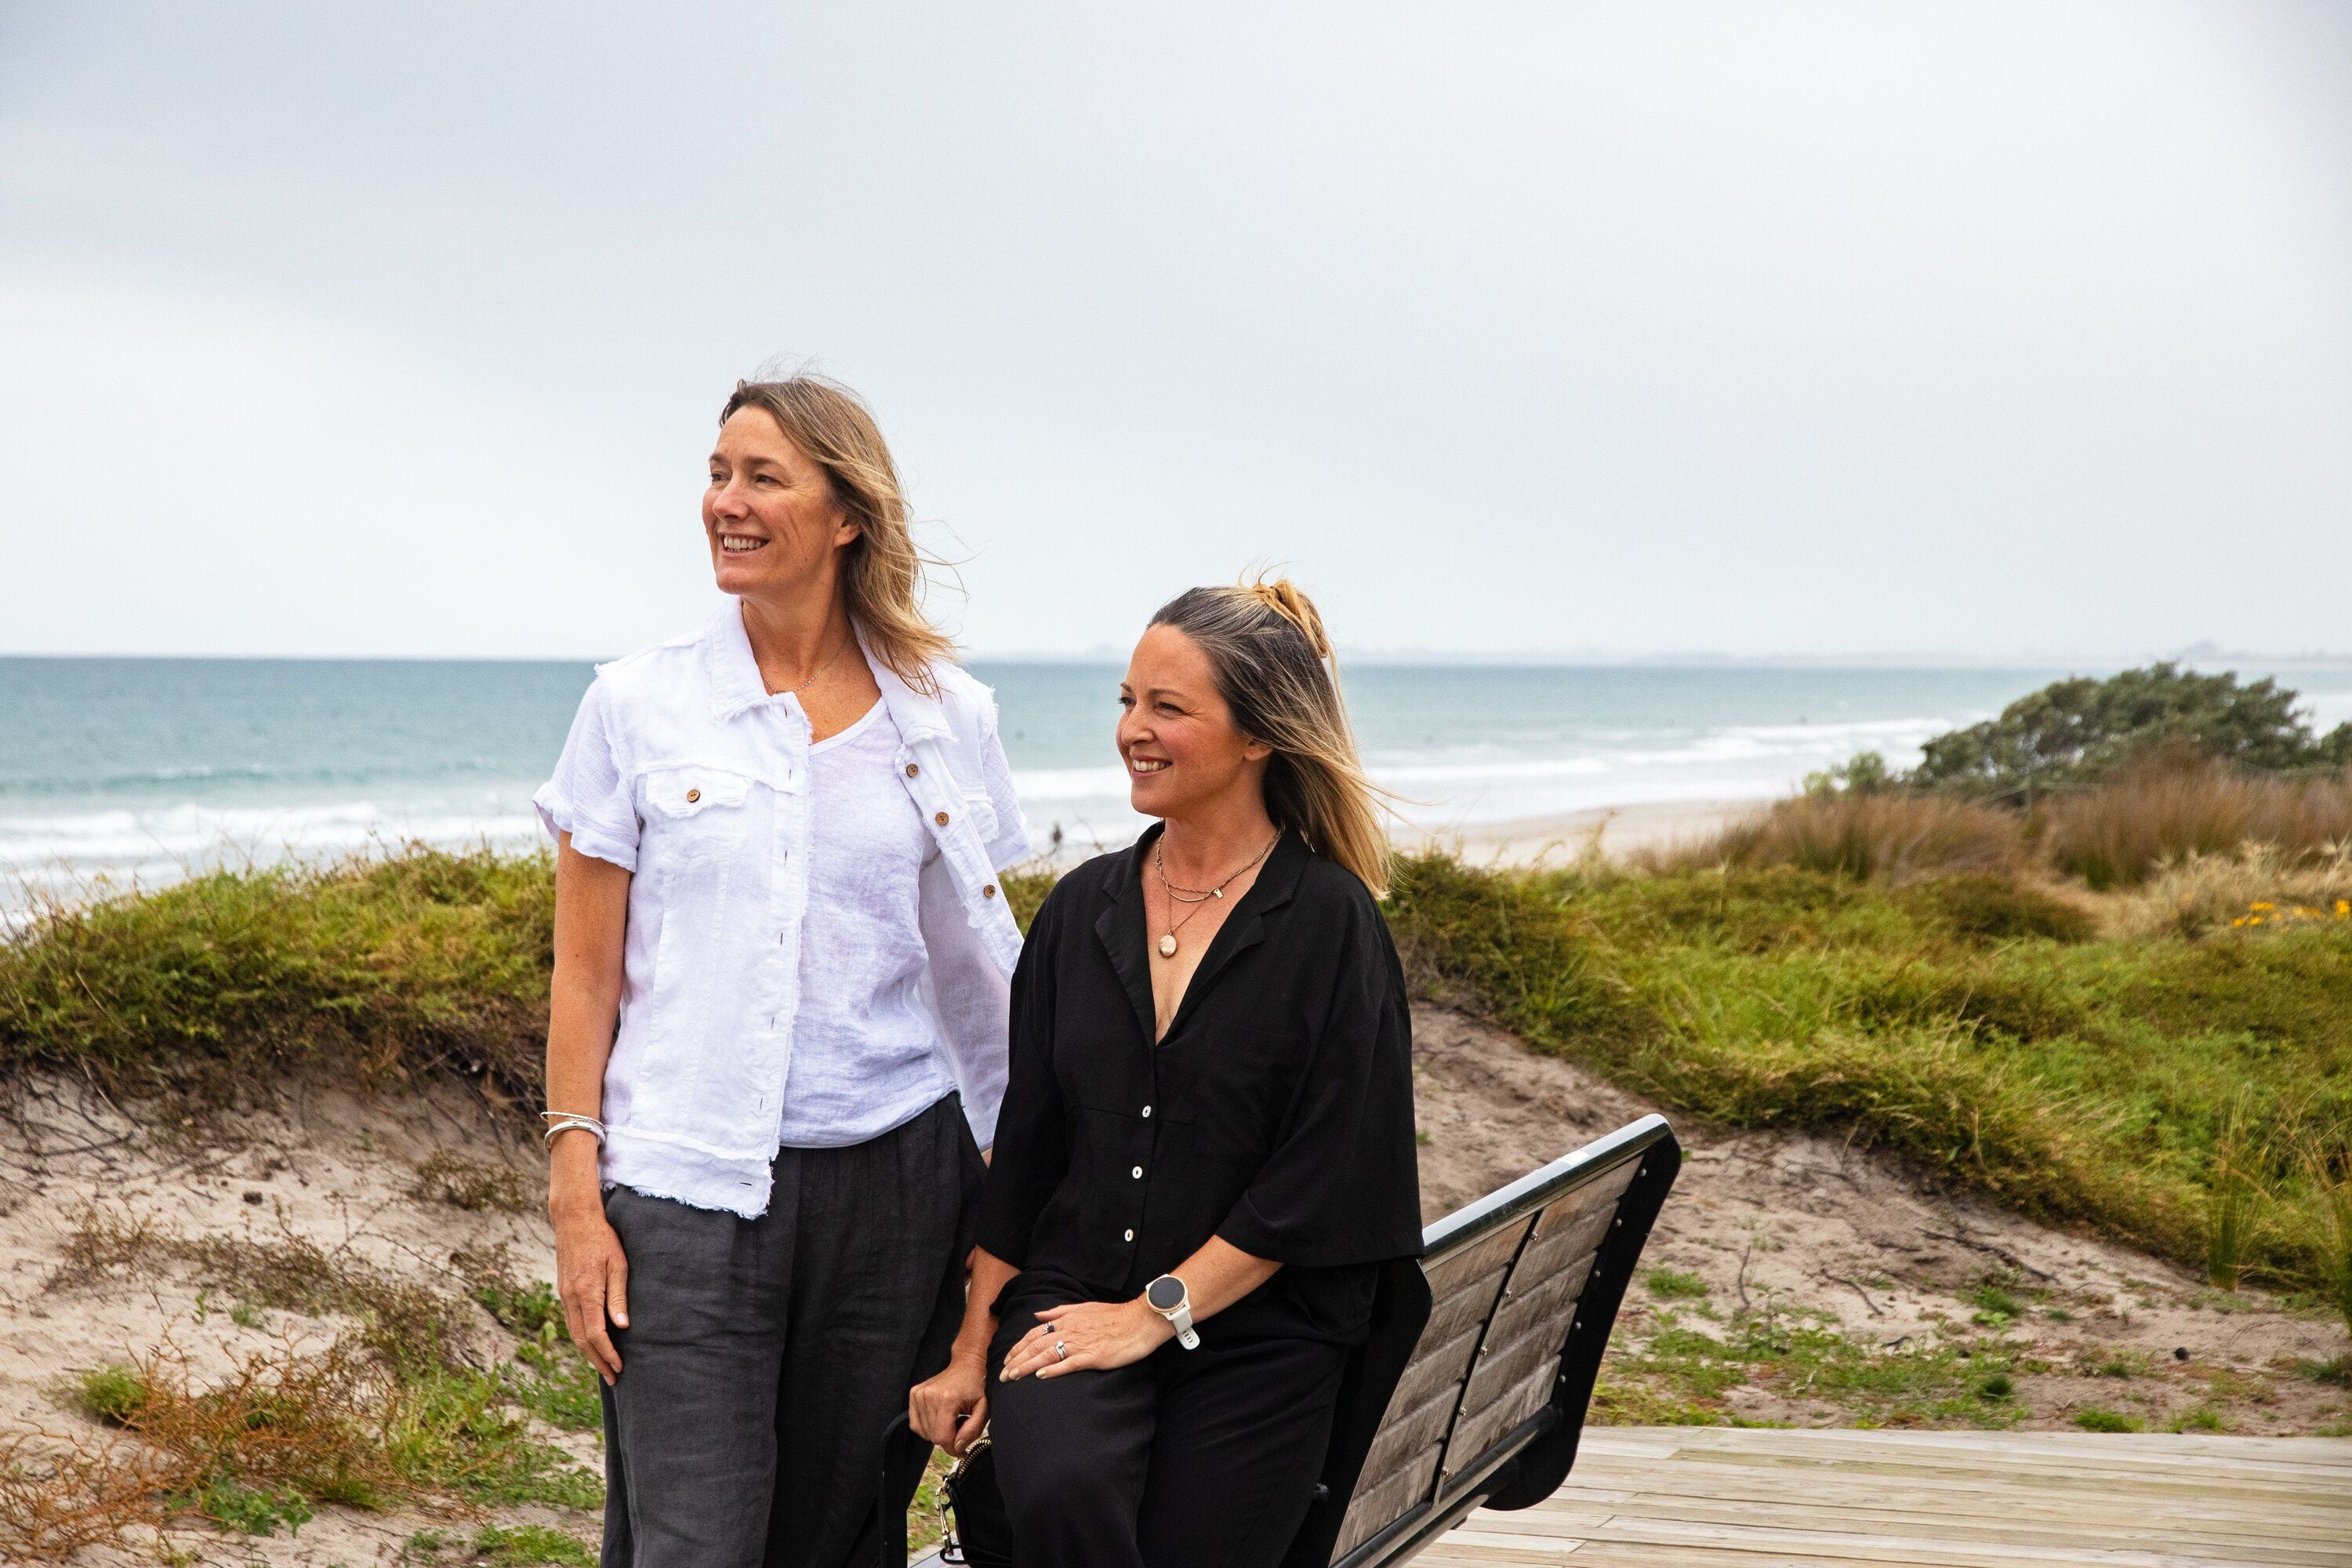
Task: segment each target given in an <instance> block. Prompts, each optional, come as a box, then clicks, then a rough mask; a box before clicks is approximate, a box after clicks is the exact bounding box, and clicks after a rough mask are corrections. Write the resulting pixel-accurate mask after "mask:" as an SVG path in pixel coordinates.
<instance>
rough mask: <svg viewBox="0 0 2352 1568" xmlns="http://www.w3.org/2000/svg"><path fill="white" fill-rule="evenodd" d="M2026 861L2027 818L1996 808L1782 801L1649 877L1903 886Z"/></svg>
mask: <svg viewBox="0 0 2352 1568" xmlns="http://www.w3.org/2000/svg"><path fill="white" fill-rule="evenodd" d="M2026 858H2027V855H2026V844H2025V835H2024V830H2023V828H2022V826H2021V824H2020V822H2019V819H2018V818H2017V817H2016V816H2014V815H2012V814H2011V813H2009V812H2005V811H2001V810H2000V809H1998V808H1996V807H1993V806H1987V805H1977V804H1976V803H1975V802H1973V801H1965V800H1958V799H1955V798H1953V797H1951V796H1948V795H1923V794H1916V793H1911V792H1907V791H1889V792H1885V793H1877V794H1860V793H1849V794H1840V795H1799V796H1797V797H1795V798H1793V799H1790V800H1781V801H1775V802H1774V803H1773V804H1772V805H1769V806H1767V807H1765V808H1764V809H1763V810H1761V811H1759V812H1757V813H1756V814H1754V815H1753V816H1748V817H1746V818H1743V819H1741V820H1739V821H1737V822H1734V823H1732V824H1730V825H1729V826H1727V827H1725V828H1724V829H1723V830H1722V831H1721V832H1720V833H1718V834H1717V835H1716V836H1715V837H1713V838H1709V839H1704V840H1701V841H1700V842H1698V843H1696V844H1694V845H1690V846H1687V847H1681V848H1677V849H1674V850H1669V851H1666V852H1664V853H1663V854H1659V855H1654V856H1652V857H1649V858H1647V861H1646V868H1648V869H1650V870H1654V871H1658V872H1663V873H1671V872H1675V871H1688V870H1701V869H1706V868H1714V867H1726V868H1739V869H1750V868H1759V867H1765V866H1796V867H1801V868H1803V869H1805V870H1809V871H1822V872H1830V873H1835V874H1841V875H1844V876H1849V877H1858V878H1863V879H1872V880H1879V881H1886V882H1894V883H1901V882H1906V881H1909V880H1911V879H1914V878H1916V877H1919V876H1924V875H1927V874H1928V873H1930V872H1949V871H1979V872H2000V871H2013V870H2015V869H2017V868H2019V867H2020V866H2021V865H2022V864H2023V863H2024V862H2025V860H2026Z"/></svg>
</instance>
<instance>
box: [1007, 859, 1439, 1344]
mask: <svg viewBox="0 0 2352 1568" xmlns="http://www.w3.org/2000/svg"><path fill="white" fill-rule="evenodd" d="M1159 831H1160V830H1159V829H1157V828H1154V829H1153V830H1152V831H1151V832H1150V833H1147V834H1146V835H1145V836H1144V837H1143V838H1142V839H1141V841H1139V843H1138V844H1136V845H1135V847H1132V848H1130V849H1129V850H1126V851H1124V852H1122V853H1119V854H1116V855H1106V856H1101V857H1098V858H1095V859H1093V860H1089V861H1087V863H1086V864H1085V865H1084V866H1081V867H1079V868H1077V869H1076V870H1075V871H1073V872H1071V873H1070V874H1069V875H1068V876H1066V877H1065V878H1064V879H1062V881H1061V883H1060V885H1059V886H1057V887H1056V888H1055V889H1054V891H1053V893H1052V895H1051V896H1050V897H1048V898H1047V899H1046V900H1045V908H1044V909H1042V910H1039V911H1038V914H1037V918H1036V921H1034V923H1033V924H1032V926H1031V928H1030V931H1029V940H1028V944H1027V945H1026V946H1025V947H1024V949H1023V951H1022V955H1021V963H1020V967H1019V968H1018V969H1017V970H1015V971H1014V973H1013V1020H1012V1081H1011V1083H1010V1084H1009V1086H1008V1087H1007V1089H1006V1090H1005V1095H1004V1107H1003V1111H1002V1113H1001V1115H1000V1117H999V1119H998V1121H997V1130H996V1148H995V1152H994V1155H993V1156H992V1158H993V1162H994V1163H992V1166H991V1167H990V1169H989V1173H988V1180H987V1185H986V1187H985V1189H984V1191H983V1194H982V1199H981V1210H980V1228H979V1239H980V1244H981V1246H982V1247H986V1248H987V1249H988V1250H989V1251H990V1252H992V1253H993V1254H995V1255H996V1256H997V1257H998V1258H1003V1260H1004V1261H1006V1262H1008V1263H1012V1264H1013V1265H1015V1266H1017V1267H1019V1268H1021V1269H1022V1270H1023V1273H1022V1275H1021V1277H1020V1279H1016V1280H1015V1281H1014V1282H1013V1285H1012V1286H1011V1287H1009V1288H1008V1289H1007V1290H1006V1291H1005V1294H1004V1297H1003V1303H1004V1304H1009V1303H1011V1302H1012V1301H1013V1300H1017V1299H1020V1298H1023V1297H1026V1296H1031V1295H1034V1294H1041V1293H1042V1294H1051V1295H1055V1296H1059V1297H1061V1298H1062V1299H1064V1300H1106V1301H1111V1300H1129V1299H1130V1298H1132V1297H1134V1296H1136V1295H1137V1294H1139V1292H1140V1291H1141V1290H1142V1289H1143V1287H1144V1286H1145V1285H1146V1284H1148V1283H1150V1281H1151V1280H1152V1279H1154V1278H1156V1277H1158V1276H1159V1275H1161V1274H1165V1273H1168V1272H1170V1271H1171V1270H1173V1269H1175V1268H1177V1267H1178V1266H1179V1265H1181V1263H1182V1262H1183V1261H1184V1260H1185V1259H1186V1258H1189V1257H1191V1256H1192V1254H1193V1252H1195V1251H1196V1250H1198V1249H1199V1248H1200V1247H1201V1246H1202V1244H1203V1243H1205V1242H1206V1241H1207V1240H1208V1239H1209V1237H1212V1236H1220V1237H1223V1238H1224V1239H1225V1240H1226V1241H1228V1242H1231V1243H1232V1244H1233V1245H1234V1246H1235V1247H1239V1248H1241V1249H1242V1250H1243V1251H1244V1252H1247V1253H1250V1254H1252V1255H1254V1256H1255V1257H1258V1258H1268V1259H1271V1260H1273V1261H1275V1262H1277V1263H1280V1264H1282V1265H1283V1266H1284V1267H1283V1268H1282V1270H1281V1272H1280V1273H1278V1274H1276V1276H1275V1277H1274V1279H1271V1280H1269V1281H1268V1282H1267V1283H1266V1284H1265V1286H1263V1287H1261V1288H1260V1289H1257V1290H1256V1291H1255V1292H1253V1293H1252V1294H1251V1295H1250V1296H1249V1297H1248V1298H1246V1299H1244V1300H1242V1301H1239V1302H1236V1303H1235V1304H1234V1305H1233V1306H1232V1307H1230V1308H1228V1309H1226V1310H1224V1311H1223V1312H1221V1313H1218V1314H1217V1315H1216V1316H1215V1317H1213V1318H1211V1319H1209V1320H1208V1321H1205V1322H1203V1323H1202V1332H1203V1333H1204V1334H1214V1335H1216V1336H1217V1337H1219V1338H1223V1337H1227V1336H1232V1335H1238V1334H1242V1333H1286V1334H1306V1335H1308V1336H1311V1337H1316V1338H1331V1339H1339V1340H1342V1341H1347V1340H1353V1339H1355V1338H1358V1337H1360V1332H1361V1331H1362V1328H1363V1325H1364V1321H1365V1319H1366V1317H1367V1315H1368V1314H1369V1312H1370V1307H1371V1300H1372V1293H1373V1285H1374V1280H1375V1278H1376V1273H1377V1270H1376V1268H1375V1267H1374V1266H1375V1265H1377V1264H1380V1263H1381V1262H1384V1261H1387V1260H1389V1259H1391V1258H1412V1257H1418V1256H1419V1255H1420V1252H1421V1196H1420V1184H1419V1179H1418V1176H1417V1174H1416V1172H1415V1168H1414V1155H1413V1121H1412V1023H1411V1014H1410V1011H1409V1008H1408V1006H1407V1002H1406V995H1405V985H1404V973H1403V969H1402V966H1401V965H1400V964H1399V963H1398V962H1397V955H1396V947H1395V944H1394V942H1391V939H1390V936H1389V930H1388V925H1387V922H1385V921H1382V920H1381V912H1380V909H1379V906H1378V905H1377V904H1375V903H1374V902H1373V900H1372V897H1371V894H1370V891H1369V890H1367V889H1366V888H1365V887H1364V885H1363V883H1362V882H1361V881H1360V880H1358V879H1357V878H1356V877H1355V876H1354V875H1352V874H1351V873H1349V872H1348V871H1346V870H1344V869H1342V868H1340V867H1339V866H1336V865H1334V864H1332V863H1331V862H1330V861H1328V860H1326V859H1324V858H1322V857H1320V856H1318V855H1317V854H1315V853H1314V852H1313V851H1312V850H1310V849H1308V848H1307V846H1306V845H1305V844H1304V843H1303V842H1302V841H1301V840H1300V839H1299V837H1298V836H1297V834H1295V833H1286V834H1285V835H1284V836H1283V838H1282V841H1281V842H1280V843H1279V844H1278V845H1276V847H1275V849H1274V852H1273V853H1272V854H1271V855H1269V856H1268V857H1267V858H1266V862H1265V866H1264V867H1263V868H1260V870H1259V872H1258V875H1257V880H1256V881H1255V884H1253V885H1252V887H1251V888H1250V889H1249V891H1248V892H1246V893H1245V894H1244V895H1243V896H1242V898H1241V899H1240V900H1238V901H1237V902H1236V903H1235V905H1234V909H1233V910H1232V912H1231V913H1229V914H1228V915H1227V916H1226V917H1225V923H1224V925H1223V927H1222V928H1220V930H1219V931H1218V932H1217V934H1216V937H1215V938H1214V940H1213V941H1212V942H1211V943H1210V944H1209V950H1208V952H1206V953H1205V954H1204V955H1202V960H1201V963H1200V966H1199V968H1198V969H1197V970H1196V971H1195V972H1194V973H1193V975H1192V983H1191V984H1190V985H1189V986H1188V987H1187V988H1186V990H1185V993H1184V997H1183V1000H1182V1003H1181V1005H1180V1006H1179V1008H1178V1010H1177V1013H1176V1016H1175V1018H1174V1020H1173V1021H1172V1022H1171V1025H1170V1026H1169V1030H1168V1034H1167V1037H1166V1038H1165V1039H1163V1040H1162V1041H1161V1042H1160V1044H1159V1045H1158V1046H1157V1047H1154V1045H1153V1044H1152V1038H1151V1035H1152V1022H1153V1016H1152V998H1151V971H1150V954H1149V952H1148V949H1147V945H1146V944H1147V943H1148V942H1150V939H1151V933H1150V931H1147V929H1146V919H1145V914H1146V910H1145V900H1144V894H1143V890H1142V888H1141V886H1140V883H1139V873H1140V871H1141V869H1142V868H1143V866H1144V865H1145V864H1146V857H1148V856H1149V855H1150V851H1151V845H1152V843H1153V842H1154V840H1155V839H1156V838H1157V837H1158V834H1159Z"/></svg>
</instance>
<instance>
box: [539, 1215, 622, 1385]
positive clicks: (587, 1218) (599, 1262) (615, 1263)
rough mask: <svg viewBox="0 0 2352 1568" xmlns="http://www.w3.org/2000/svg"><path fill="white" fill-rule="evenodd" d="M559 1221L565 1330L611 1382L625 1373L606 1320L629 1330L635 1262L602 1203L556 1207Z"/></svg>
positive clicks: (558, 1279) (559, 1290)
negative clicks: (631, 1266) (631, 1273)
mask: <svg viewBox="0 0 2352 1568" xmlns="http://www.w3.org/2000/svg"><path fill="white" fill-rule="evenodd" d="M548 1208H549V1217H550V1218H551V1219H552V1220H554V1222H555V1292H556V1294H557V1296H559V1297H560V1298H562V1301H563V1326H564V1327H565V1328H567V1329H569V1330H570V1331H572V1343H573V1344H575V1345H578V1346H579V1347H580V1350H581V1352H582V1353H583V1354H584V1355H585V1356H587V1358H588V1364H589V1365H591V1366H593V1367H594V1368H595V1369H596V1372H597V1374H598V1375H599V1376H601V1377H602V1378H604V1381H605V1382H606V1383H607V1384H609V1383H611V1382H612V1381H613V1380H614V1379H615V1378H617V1377H619V1376H620V1375H621V1352H619V1351H617V1350H614V1348H613V1336H612V1335H611V1334H610V1333H608V1332H606V1331H605V1327H604V1324H605V1320H606V1319H608V1318H609V1319H611V1320H612V1322H613V1323H614V1326H615V1327H618V1328H624V1329H625V1328H627V1327H628V1326H629V1259H628V1257H627V1255H626V1254H625V1253H624V1252H623V1251H622V1250H621V1238H620V1237H618V1236H616V1235H614V1232H613V1227H612V1226H611V1225H610V1224H608V1223H607V1222H606V1221H605V1218H604V1205H602V1204H599V1203H594V1202H593V1201H592V1202H587V1203H571V1204H563V1205H556V1204H550V1205H548Z"/></svg>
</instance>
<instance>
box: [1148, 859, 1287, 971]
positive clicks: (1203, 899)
mask: <svg viewBox="0 0 2352 1568" xmlns="http://www.w3.org/2000/svg"><path fill="white" fill-rule="evenodd" d="M1167 842H1168V836H1167V835H1166V834H1164V833H1163V834H1161V835H1160V839H1159V842H1158V843H1155V844H1153V845H1152V847H1151V868H1152V870H1154V871H1156V872H1158V873H1159V875H1160V891H1161V892H1162V893H1164V894H1166V895H1167V899H1168V905H1169V910H1168V912H1169V913H1170V914H1171V915H1173V914H1174V913H1175V912H1176V909H1175V907H1176V906H1177V905H1178V904H1191V905H1192V912H1191V913H1190V914H1187V915H1186V916H1185V917H1184V918H1183V919H1182V920H1181V921H1176V922H1175V923H1174V924H1172V925H1171V926H1170V927H1169V928H1168V930H1167V931H1166V933H1165V934H1164V935H1162V936H1161V937H1160V957H1162V958H1173V957H1175V956H1176V933H1177V932H1178V931H1182V930H1183V929H1184V928H1185V927H1186V926H1188V925H1190V924H1192V916H1193V915H1197V914H1199V913H1200V912H1201V909H1202V906H1203V905H1205V904H1207V903H1208V902H1209V900H1212V899H1217V900H1222V899H1223V898H1224V896H1225V889H1226V887H1227V886H1228V885H1229V884H1230V883H1231V882H1232V881H1233V879H1234V877H1238V876H1241V875H1242V874H1243V872H1245V871H1254V870H1255V869H1256V868H1257V865H1258V862H1259V861H1261V860H1263V859H1265V858H1266V857H1267V856H1269V855H1271V854H1273V853H1274V847H1275V846H1276V845H1277V844H1279V843H1281V842H1282V829H1280V828H1279V827H1277V828H1276V829H1275V830H1274V837H1271V838H1269V839H1267V840H1266V841H1265V848H1263V849H1261V850H1259V851H1258V852H1257V853H1256V854H1255V855H1253V856H1251V857H1250V861H1249V864H1248V865H1246V866H1244V867H1243V868H1241V870H1240V871H1235V872H1234V875H1233V877H1227V878H1226V879H1224V881H1223V882H1220V883H1218V884H1217V885H1216V886H1215V887H1213V888H1181V889H1180V888H1178V887H1177V886H1176V884H1175V883H1173V882H1171V881H1170V880H1169V879H1168V863H1167V862H1166V861H1165V860H1163V859H1161V858H1160V846H1161V845H1164V844H1166V843H1167ZM1179 892H1185V893H1191V894H1192V895H1194V896H1193V897H1192V898H1189V899H1180V898H1178V897H1177V896H1176V895H1177V894H1178V893H1179Z"/></svg>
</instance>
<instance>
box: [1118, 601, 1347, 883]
mask: <svg viewBox="0 0 2352 1568" xmlns="http://www.w3.org/2000/svg"><path fill="white" fill-rule="evenodd" d="M1151 624H1152V625H1153V626H1173V627H1175V628H1176V629H1177V630H1178V631H1180V632H1182V633H1183V634H1184V635H1185V636H1186V637H1191V638H1192V640H1193V641H1194V642H1195V643H1197V644H1199V645H1200V647H1201V651H1202V652H1203V653H1205V654H1207V655H1208V656H1209V668H1210V669H1211V671H1212V672H1213V674H1214V677H1215V679H1216V682H1217V693H1218V695H1219V696H1221V697H1223V699H1224V700H1225V706H1227V707H1228V708H1230V709H1232V710H1233V714H1234V726H1235V727H1236V728H1238V729H1239V730H1240V731H1242V733H1244V734H1245V735H1247V736H1248V737H1249V738H1250V739H1252V740H1254V741H1260V742H1264V743H1265V744H1266V745H1269V746H1271V747H1273V748H1274V756H1273V757H1272V759H1271V760H1270V761H1269V762H1268V763H1267V764H1266V770H1265V807H1266V811H1267V814H1268V815H1270V816H1272V817H1273V818H1274V820H1275V822H1276V825H1278V826H1283V827H1287V828H1291V829H1293V830H1295V831H1296V832H1297V834H1298V836H1299V837H1302V838H1304V839H1306V840H1307V844H1308V845H1309V846H1310V847H1313V849H1314V850H1315V852H1316V853H1317V854H1318V855H1321V856H1322V857H1323V858H1325V859H1327V860H1332V861H1336V862H1338V863H1339V865H1342V866H1345V867H1346V868H1348V869H1349V870H1350V871H1353V872H1354V873H1355V874H1356V875H1357V876H1358V877H1359V878H1360V879H1362V880H1363V884H1364V886H1366V887H1367V888H1370V889H1371V890H1372V895H1373V896H1374V897H1375V898H1386V897H1387V896H1388V890H1389V840H1388V835H1387V834H1386V833H1384V832H1382V831H1381V800H1382V798H1383V797H1384V796H1385V795H1386V794H1387V792H1386V791H1384V790H1382V789H1381V787H1380V786H1379V785H1378V784H1374V783H1372V781H1371V780H1370V778H1369V777H1367V776H1366V774H1365V773H1364V764H1363V763H1362V761H1361V760H1360V758H1359V757H1358V756H1357V755H1356V735H1355V731H1353V730H1352V729H1350V728H1349V724H1348V709H1347V704H1346V703H1345V702H1343V701H1342V700H1340V697H1339V660H1338V659H1337V658H1335V657H1334V656H1333V654H1332V652H1331V639H1330V638H1329V637H1327V636H1326V635H1325V634H1324V631H1323V617H1322V616H1320V615H1318V614H1317V613H1316V609H1315V602H1314V601H1313V600H1311V599H1309V598H1308V597H1307V595H1304V594H1302V593H1300V592H1299V591H1298V589H1297V586H1296V585H1295V584H1292V583H1291V582H1290V580H1289V579H1288V578H1280V579H1277V580H1276V581H1275V582H1272V583H1268V582H1266V581H1265V580H1264V579H1263V578H1261V579H1259V580H1258V581H1256V582H1255V583H1244V584H1239V585H1237V586H1234V587H1231V588H1193V589H1190V590H1188V591H1186V592H1184V593H1181V594H1179V595H1176V597H1174V598H1172V599H1171V600H1169V601H1168V603H1167V604H1165V605H1161V606H1160V611H1159V613H1158V614H1157V615H1154V616H1152V617H1151Z"/></svg>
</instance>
